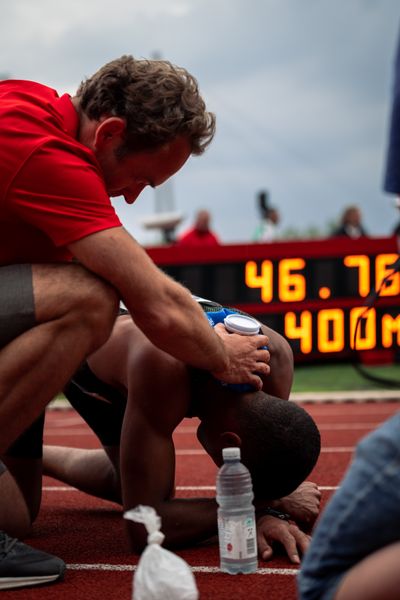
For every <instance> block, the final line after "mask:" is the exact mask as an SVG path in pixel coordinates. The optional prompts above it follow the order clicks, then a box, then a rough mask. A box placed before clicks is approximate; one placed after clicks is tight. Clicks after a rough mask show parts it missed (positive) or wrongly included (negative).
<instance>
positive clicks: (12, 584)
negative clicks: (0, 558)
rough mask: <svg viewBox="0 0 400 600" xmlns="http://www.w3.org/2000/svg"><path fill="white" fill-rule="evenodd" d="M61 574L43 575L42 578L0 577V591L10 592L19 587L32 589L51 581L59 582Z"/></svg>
mask: <svg viewBox="0 0 400 600" xmlns="http://www.w3.org/2000/svg"><path fill="white" fill-rule="evenodd" d="M62 578H63V573H57V575H45V576H43V577H0V590H12V589H15V588H21V587H32V586H34V585H44V584H46V583H51V582H53V581H57V580H61V579H62Z"/></svg>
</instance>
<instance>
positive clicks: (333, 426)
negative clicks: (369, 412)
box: [318, 421, 383, 431]
mask: <svg viewBox="0 0 400 600" xmlns="http://www.w3.org/2000/svg"><path fill="white" fill-rule="evenodd" d="M382 423H383V421H380V422H379V423H324V424H323V425H318V429H319V430H326V431H329V430H332V431H334V430H335V431H340V430H346V429H349V430H350V429H375V428H376V427H379V425H382Z"/></svg>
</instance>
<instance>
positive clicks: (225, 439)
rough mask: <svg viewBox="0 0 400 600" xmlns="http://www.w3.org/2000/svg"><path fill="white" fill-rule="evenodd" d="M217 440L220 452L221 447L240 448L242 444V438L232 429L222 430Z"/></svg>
mask: <svg viewBox="0 0 400 600" xmlns="http://www.w3.org/2000/svg"><path fill="white" fill-rule="evenodd" d="M219 441H220V444H221V452H222V448H240V447H241V445H242V439H241V437H240V436H239V435H238V434H237V433H234V432H233V431H224V433H221V435H220V436H219Z"/></svg>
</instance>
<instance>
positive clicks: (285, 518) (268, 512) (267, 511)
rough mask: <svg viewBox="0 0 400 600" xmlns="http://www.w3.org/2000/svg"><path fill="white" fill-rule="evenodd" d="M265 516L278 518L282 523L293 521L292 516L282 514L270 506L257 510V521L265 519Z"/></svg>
mask: <svg viewBox="0 0 400 600" xmlns="http://www.w3.org/2000/svg"><path fill="white" fill-rule="evenodd" d="M264 515H269V516H270V517H276V518H277V519H280V520H281V521H290V520H291V517H290V515H288V514H287V513H284V512H282V511H280V510H275V508H271V507H270V506H267V507H266V508H260V509H256V517H257V519H259V518H260V517H263V516H264Z"/></svg>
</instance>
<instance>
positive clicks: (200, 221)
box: [176, 209, 221, 246]
mask: <svg viewBox="0 0 400 600" xmlns="http://www.w3.org/2000/svg"><path fill="white" fill-rule="evenodd" d="M210 224H211V215H210V213H209V212H208V210H204V209H202V210H199V211H198V212H197V214H196V218H195V222H194V225H193V227H191V228H190V229H189V230H187V231H185V232H183V234H182V235H180V236H179V238H178V241H177V243H176V244H177V246H219V245H220V243H221V242H220V241H219V239H218V237H217V235H216V234H215V233H214V232H213V231H211V229H210Z"/></svg>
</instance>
